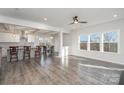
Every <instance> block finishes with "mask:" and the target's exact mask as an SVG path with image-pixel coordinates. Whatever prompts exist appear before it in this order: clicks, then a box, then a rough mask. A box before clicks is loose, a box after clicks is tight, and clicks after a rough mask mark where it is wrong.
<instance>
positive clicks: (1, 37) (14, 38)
mask: <svg viewBox="0 0 124 93" xmlns="http://www.w3.org/2000/svg"><path fill="white" fill-rule="evenodd" d="M0 42H20V36H19V35H18V34H12V33H0Z"/></svg>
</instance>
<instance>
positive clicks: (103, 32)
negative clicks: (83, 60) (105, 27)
mask: <svg viewBox="0 0 124 93" xmlns="http://www.w3.org/2000/svg"><path fill="white" fill-rule="evenodd" d="M109 32H117V36H118V38H117V43H118V47H117V52H107V51H104V34H105V33H109ZM94 33H100V36H101V37H100V51H95V50H90V35H92V34H94ZM80 35H87V34H80ZM80 35H79V37H78V50H80V51H89V52H102V53H107V54H120V29H116V30H115V29H114V30H109V31H102V32H93V33H90V34H89V35H87V36H88V42H87V50H83V49H80Z"/></svg>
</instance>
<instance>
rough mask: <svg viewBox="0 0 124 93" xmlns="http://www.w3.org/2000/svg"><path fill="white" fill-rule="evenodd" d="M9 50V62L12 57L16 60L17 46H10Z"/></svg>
mask: <svg viewBox="0 0 124 93" xmlns="http://www.w3.org/2000/svg"><path fill="white" fill-rule="evenodd" d="M9 50H10V62H11V61H12V59H16V61H18V46H10V47H9Z"/></svg>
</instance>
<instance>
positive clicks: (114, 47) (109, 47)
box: [104, 32, 118, 53]
mask: <svg viewBox="0 0 124 93" xmlns="http://www.w3.org/2000/svg"><path fill="white" fill-rule="evenodd" d="M117 39H118V34H117V32H107V33H105V34H104V51H105V52H115V53H117V52H118V42H117V41H118V40H117Z"/></svg>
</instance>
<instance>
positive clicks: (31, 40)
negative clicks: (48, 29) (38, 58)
mask: <svg viewBox="0 0 124 93" xmlns="http://www.w3.org/2000/svg"><path fill="white" fill-rule="evenodd" d="M34 40H35V36H34V35H28V42H30V43H31V42H34Z"/></svg>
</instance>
